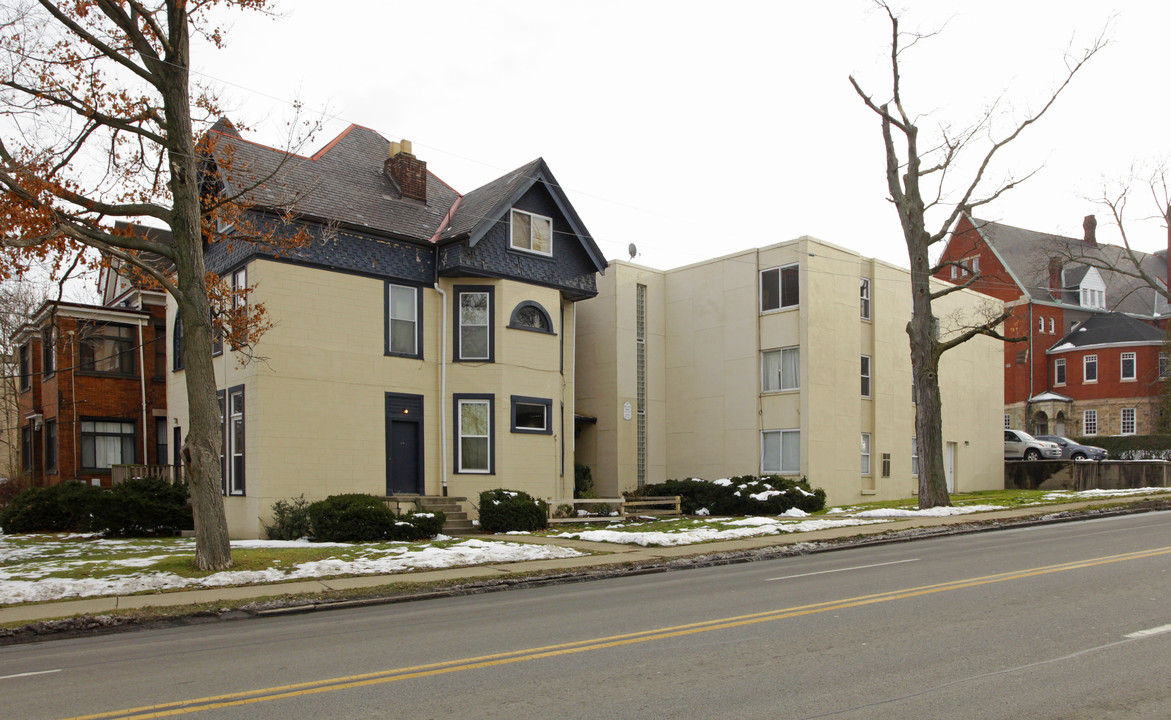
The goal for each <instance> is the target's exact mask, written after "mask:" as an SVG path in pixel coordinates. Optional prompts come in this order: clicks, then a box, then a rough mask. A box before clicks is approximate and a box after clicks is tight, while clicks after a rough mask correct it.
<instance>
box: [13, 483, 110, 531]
mask: <svg viewBox="0 0 1171 720" xmlns="http://www.w3.org/2000/svg"><path fill="white" fill-rule="evenodd" d="M103 492H104V491H103V490H102V489H101V488H97V487H94V486H92V485H89V484H86V483H83V482H81V481H79V480H70V481H69V482H64V483H61V484H59V485H50V486H49V487H30V488H27V489H25V490H22V491H21V492H20V493H19V494H17V496H16V497H14V498H12V500H11V501H9V503H8V504H7V505H6V506H4V509H3V510H2V511H0V528H3V529H4V532H5V533H32V532H94V531H97V530H101V529H102V528H101V527H100V525H101V522H100V520H99V519H98V518H97V517H96V516H97V515H98V514H100V509H99V506H100V505H101V504H102V501H103V499H104V498H103Z"/></svg>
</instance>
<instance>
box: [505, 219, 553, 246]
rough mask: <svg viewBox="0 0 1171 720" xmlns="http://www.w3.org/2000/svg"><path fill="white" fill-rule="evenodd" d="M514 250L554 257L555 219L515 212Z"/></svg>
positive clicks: (513, 221) (513, 223) (513, 220)
mask: <svg viewBox="0 0 1171 720" xmlns="http://www.w3.org/2000/svg"><path fill="white" fill-rule="evenodd" d="M512 248H513V249H514V250H524V251H525V252H531V253H537V254H538V255H552V254H553V219H552V218H547V217H545V216H544V215H534V214H532V213H527V212H524V211H523V210H513V211H512Z"/></svg>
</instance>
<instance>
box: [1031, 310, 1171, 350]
mask: <svg viewBox="0 0 1171 720" xmlns="http://www.w3.org/2000/svg"><path fill="white" fill-rule="evenodd" d="M1162 342H1163V331H1162V330H1160V329H1159V328H1157V327H1154V326H1152V325H1148V324H1147V323H1145V322H1143V321H1141V320H1137V319H1135V318H1132V317H1130V316H1129V315H1123V314H1122V313H1116V312H1112V313H1102V314H1101V315H1094V316H1092V317H1090V318H1089V319H1087V320H1086V321H1085V322H1083V323H1081V324H1079V325H1078V326H1077V327H1076V328H1074V329H1073V330H1072V331H1071V332H1070V333H1069V334H1068V335H1066V336H1065V337H1063V338H1061V339H1060V340H1058V341H1057V344H1055V345H1054V346H1053V347H1051V348H1049V350H1048V352H1049V353H1060V352H1064V351H1066V350H1076V349H1078V348H1084V347H1089V346H1093V345H1111V344H1116V343H1162Z"/></svg>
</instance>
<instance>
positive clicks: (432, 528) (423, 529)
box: [386, 510, 447, 542]
mask: <svg viewBox="0 0 1171 720" xmlns="http://www.w3.org/2000/svg"><path fill="white" fill-rule="evenodd" d="M445 522H447V516H446V515H444V514H443V513H442V512H440V511H438V510H428V511H426V512H409V513H407V514H406V515H399V516H398V519H397V520H396V521H395V523H394V525H393V526H392V527H391V531H390V532H389V533H388V534H387V538H386V539H387V540H397V541H401V542H415V541H416V540H428V539H430V538H433V537H435V536H436V535H438V534H439V533H441V532H442V531H443V523H445Z"/></svg>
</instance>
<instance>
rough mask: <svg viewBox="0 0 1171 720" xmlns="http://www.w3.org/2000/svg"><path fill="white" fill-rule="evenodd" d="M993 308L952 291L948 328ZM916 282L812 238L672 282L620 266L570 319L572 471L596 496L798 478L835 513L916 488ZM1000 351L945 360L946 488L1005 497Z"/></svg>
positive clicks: (977, 349) (668, 275)
mask: <svg viewBox="0 0 1171 720" xmlns="http://www.w3.org/2000/svg"><path fill="white" fill-rule="evenodd" d="M990 302H994V301H992V300H991V299H989V298H987V297H986V296H983V295H979V294H977V293H972V292H956V293H953V294H951V295H949V296H947V297H945V298H943V299H942V300H941V301H939V302H938V303H937V307H936V315H937V316H939V317H941V318H942V321H941V331H942V332H943V333H945V334H946V333H947V332H948V331H949V329H950V328H949V325H951V324H952V323H955V322H958V320H959V318H961V317H963V316H971V315H972V314H978V313H980V312H981V311H982V309H986V308H987V307H988V305H987V304H988V303H990ZM910 313H911V299H910V274H909V272H908V271H907V270H904V269H902V268H898V267H895V266H892V265H888V264H886V263H884V262H881V261H878V260H873V259H869V258H864V257H862V256H860V255H859V254H858V253H855V252H852V251H850V250H846V249H843V248H840V247H835V246H833V245H830V244H828V243H825V242H821V241H819V240H815V239H813V238H810V237H802V238H799V239H797V240H793V241H790V242H784V243H780V244H777V245H772V246H769V247H765V248H760V249H756V250H748V251H745V252H740V253H735V254H732V255H727V256H725V257H721V258H717V259H714V260H710V261H707V262H702V263H698V264H695V265H690V266H686V267H681V268H678V269H674V270H669V271H660V270H654V269H651V268H646V267H641V266H638V265H634V264H631V263H627V262H620V261H611V263H610V267H609V269H608V270H607V273H606V275H605V276H603V277H601V278H599V282H598V296H597V297H596V298H594V299H593V300H590V301H589V302H587V303H582V305H581V306H580V308H579V310H578V316H577V318H578V332H577V346H578V350H577V362H578V373H577V412H578V413H579V415H581V416H586V417H588V418H589V420H588V421H587V422H584V423H580V427H581V430H580V435H579V438H578V440H577V461H578V462H580V463H584V464H586V465H589V466H590V467H591V471H592V474H593V477H594V482H595V485H596V487H597V488H598V491H599V493H600V494H601V495H607V496H608V495H614V494H616V493H619V492H622V491H626V490H630V489H633V488H635V487H636V486H638V485H641V484H644V483H654V482H661V481H663V480H665V479H669V478H682V477H703V478H707V479H709V480H711V479H716V478H721V477H729V476H733V475H746V474H753V475H756V474H774V473H776V474H781V475H791V476H804V477H806V478H808V480H809V482H810V483H811V484H812V485H813V486H815V487H821V488H824V489H825V490H826V492H827V494H828V499H829V502H830V503H833V504H843V503H851V502H858V501H863V500H883V499H893V498H901V497H908V496H910V495H912V494H913V493H914V492H916V490H917V487H918V485H917V476H916V473H917V468H916V463H917V458H916V457H915V456H914V437H915V415H914V405H913V401H912V378H911V361H910V347H909V341H908V338H907V333H906V329H905V328H906V325H907V322H908V321H909V320H910ZM1002 357H1003V351H1002V343H1001V342H999V341H997V340H994V339H992V338H987V337H982V336H981V337H976V338H975V339H973V340H971V341H969V342H967V343H965V344H963V345H961V346H959V347H957V348H956V349H953V350H951V351H949V352H948V353H947V354H945V355H944V358H943V361H942V368H941V376H942V393H943V421H944V425H943V438H944V442H945V443H946V456H945V464H946V466H947V469H948V485H949V486H950V487H952V488H954V489H955V490H959V491H971V490H983V489H993V488H999V487H1003V458H1002V455H1003V452H1002V441H1001V435H1000V433H1001V425H1002V422H1001V414H1002V409H1001V405H1000V396H1001V393H1002V382H1003V372H1002V369H1001V368H1002V367H1003V365H1002Z"/></svg>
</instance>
